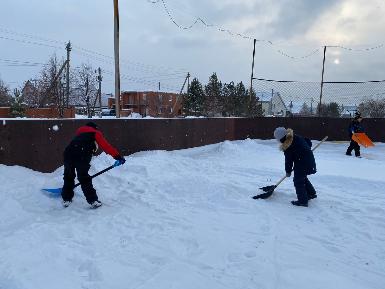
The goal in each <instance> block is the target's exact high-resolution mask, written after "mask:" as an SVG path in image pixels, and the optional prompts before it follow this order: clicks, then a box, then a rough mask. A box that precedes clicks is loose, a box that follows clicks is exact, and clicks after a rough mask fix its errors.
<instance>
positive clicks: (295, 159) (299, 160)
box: [281, 129, 317, 175]
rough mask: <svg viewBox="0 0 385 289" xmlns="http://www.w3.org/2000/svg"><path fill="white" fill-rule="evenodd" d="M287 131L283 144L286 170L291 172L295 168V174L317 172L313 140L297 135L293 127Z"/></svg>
mask: <svg viewBox="0 0 385 289" xmlns="http://www.w3.org/2000/svg"><path fill="white" fill-rule="evenodd" d="M287 131H288V132H287V135H286V139H285V141H284V142H283V143H282V145H281V150H282V151H283V152H284V154H285V171H286V172H287V173H291V172H292V171H293V170H294V174H305V175H312V174H315V173H316V172H317V168H316V163H315V159H314V155H313V152H312V150H311V146H312V143H311V141H310V140H309V139H308V138H304V137H302V136H299V135H295V134H294V132H293V130H292V129H288V130H287ZM293 166H294V168H293Z"/></svg>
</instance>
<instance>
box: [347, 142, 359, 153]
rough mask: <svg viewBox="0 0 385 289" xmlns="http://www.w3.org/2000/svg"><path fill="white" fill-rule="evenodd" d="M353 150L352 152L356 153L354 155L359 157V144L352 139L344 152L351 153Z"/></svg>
mask: <svg viewBox="0 0 385 289" xmlns="http://www.w3.org/2000/svg"><path fill="white" fill-rule="evenodd" d="M353 150H354V154H355V155H356V157H359V156H360V155H361V154H360V145H359V144H358V143H357V142H355V141H354V140H351V141H350V145H349V147H348V149H347V151H346V154H347V155H351V154H352V151H353Z"/></svg>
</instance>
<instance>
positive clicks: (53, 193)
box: [42, 161, 121, 197]
mask: <svg viewBox="0 0 385 289" xmlns="http://www.w3.org/2000/svg"><path fill="white" fill-rule="evenodd" d="M120 165H121V163H120V161H115V163H114V164H113V165H112V166H109V167H108V168H105V169H104V170H102V171H100V172H98V173H96V174H94V175H92V176H91V179H93V178H95V177H97V176H99V175H101V174H103V173H105V172H107V171H109V170H111V169H113V168H115V167H117V166H120ZM78 186H80V183H77V184H76V185H75V186H74V188H76V187H78ZM42 191H45V192H48V193H50V196H52V197H60V196H61V191H62V188H56V189H42Z"/></svg>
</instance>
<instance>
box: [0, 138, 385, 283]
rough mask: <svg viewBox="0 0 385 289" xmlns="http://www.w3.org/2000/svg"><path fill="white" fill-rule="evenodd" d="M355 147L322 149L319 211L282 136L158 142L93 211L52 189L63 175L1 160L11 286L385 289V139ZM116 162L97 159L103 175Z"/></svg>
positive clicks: (114, 176)
mask: <svg viewBox="0 0 385 289" xmlns="http://www.w3.org/2000/svg"><path fill="white" fill-rule="evenodd" d="M346 146H347V144H336V143H325V144H323V145H322V146H320V147H319V148H318V149H317V151H316V152H315V155H316V160H317V165H318V170H319V172H318V174H316V175H315V176H311V180H312V182H313V184H314V186H315V188H316V190H317V192H318V196H319V197H318V199H316V200H312V201H311V203H310V206H309V208H298V207H294V206H292V205H291V204H290V201H291V200H292V199H294V198H295V193H294V188H293V185H292V181H291V180H290V181H289V180H286V181H285V182H283V183H282V185H281V186H280V187H278V188H277V189H276V192H275V193H274V195H273V196H272V197H271V198H270V199H268V200H258V201H255V200H252V199H251V196H253V195H255V194H256V193H258V190H257V188H258V187H260V186H265V185H270V184H273V183H274V182H276V181H277V180H278V179H279V178H280V177H281V176H282V175H283V174H284V171H283V154H282V153H280V152H279V151H278V150H277V144H276V142H275V141H258V140H245V141H235V142H228V141H226V142H223V143H220V144H216V145H210V146H205V147H200V148H194V149H188V150H180V151H173V152H165V151H149V152H141V153H137V154H134V155H132V156H130V157H129V158H128V159H127V163H126V164H125V165H124V166H122V167H118V168H116V169H113V170H111V171H109V172H108V173H106V174H104V175H102V176H100V177H98V178H96V179H95V181H94V184H95V187H96V188H97V191H98V193H99V198H100V200H101V201H102V202H104V206H103V207H101V208H100V209H97V210H90V209H88V206H87V204H86V202H85V200H84V197H83V196H82V194H81V191H76V196H75V199H74V203H73V204H72V205H71V206H70V207H69V208H66V209H64V208H62V207H61V204H60V201H59V200H58V199H53V198H49V197H47V196H46V195H44V194H42V193H41V192H40V189H41V188H43V187H53V188H55V187H58V186H59V187H60V185H61V183H62V168H61V169H58V170H57V171H55V172H54V173H52V174H43V173H38V172H34V171H31V170H28V169H25V168H21V167H16V166H14V167H9V166H4V165H0V183H1V184H2V185H1V188H0V199H1V202H0V240H1V250H0V288H2V289H3V288H6V289H8V288H12V289H42V288H55V289H62V288H63V289H68V288H71V289H81V288H92V289H102V288H103V289H104V288H113V289H120V288H121V289H123V288H124V289H126V288H140V289H154V288H156V289H169V288H176V289H219V288H220V289H222V288H229V289H230V288H231V289H245V288H250V289H251V288H282V289H291V288H295V289H309V288H319V289H330V288H341V289H342V288H349V289H369V288H370V289H382V288H384V284H385V247H384V242H385V206H384V204H385V194H384V189H383V188H384V186H385V180H384V173H383V171H384V165H385V145H384V144H377V146H376V147H374V148H372V149H370V150H365V151H364V153H363V155H364V158H363V159H357V158H355V157H347V156H345V155H344V152H345V149H346ZM112 162H113V160H112V159H111V158H110V157H109V156H107V155H104V154H103V155H101V156H99V157H97V158H95V159H94V160H93V164H92V172H91V173H95V172H96V171H99V170H101V169H103V168H105V167H107V166H109V165H110V164H111V163H112Z"/></svg>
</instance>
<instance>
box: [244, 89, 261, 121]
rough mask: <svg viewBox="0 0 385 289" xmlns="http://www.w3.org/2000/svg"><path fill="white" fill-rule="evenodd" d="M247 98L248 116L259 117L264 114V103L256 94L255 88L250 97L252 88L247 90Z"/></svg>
mask: <svg viewBox="0 0 385 289" xmlns="http://www.w3.org/2000/svg"><path fill="white" fill-rule="evenodd" d="M246 94H247V98H248V110H247V116H248V117H257V116H262V115H263V111H262V104H261V103H260V102H259V98H258V97H257V96H256V93H255V90H254V89H253V90H252V91H251V97H250V90H249V89H248V90H247V93H246Z"/></svg>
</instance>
